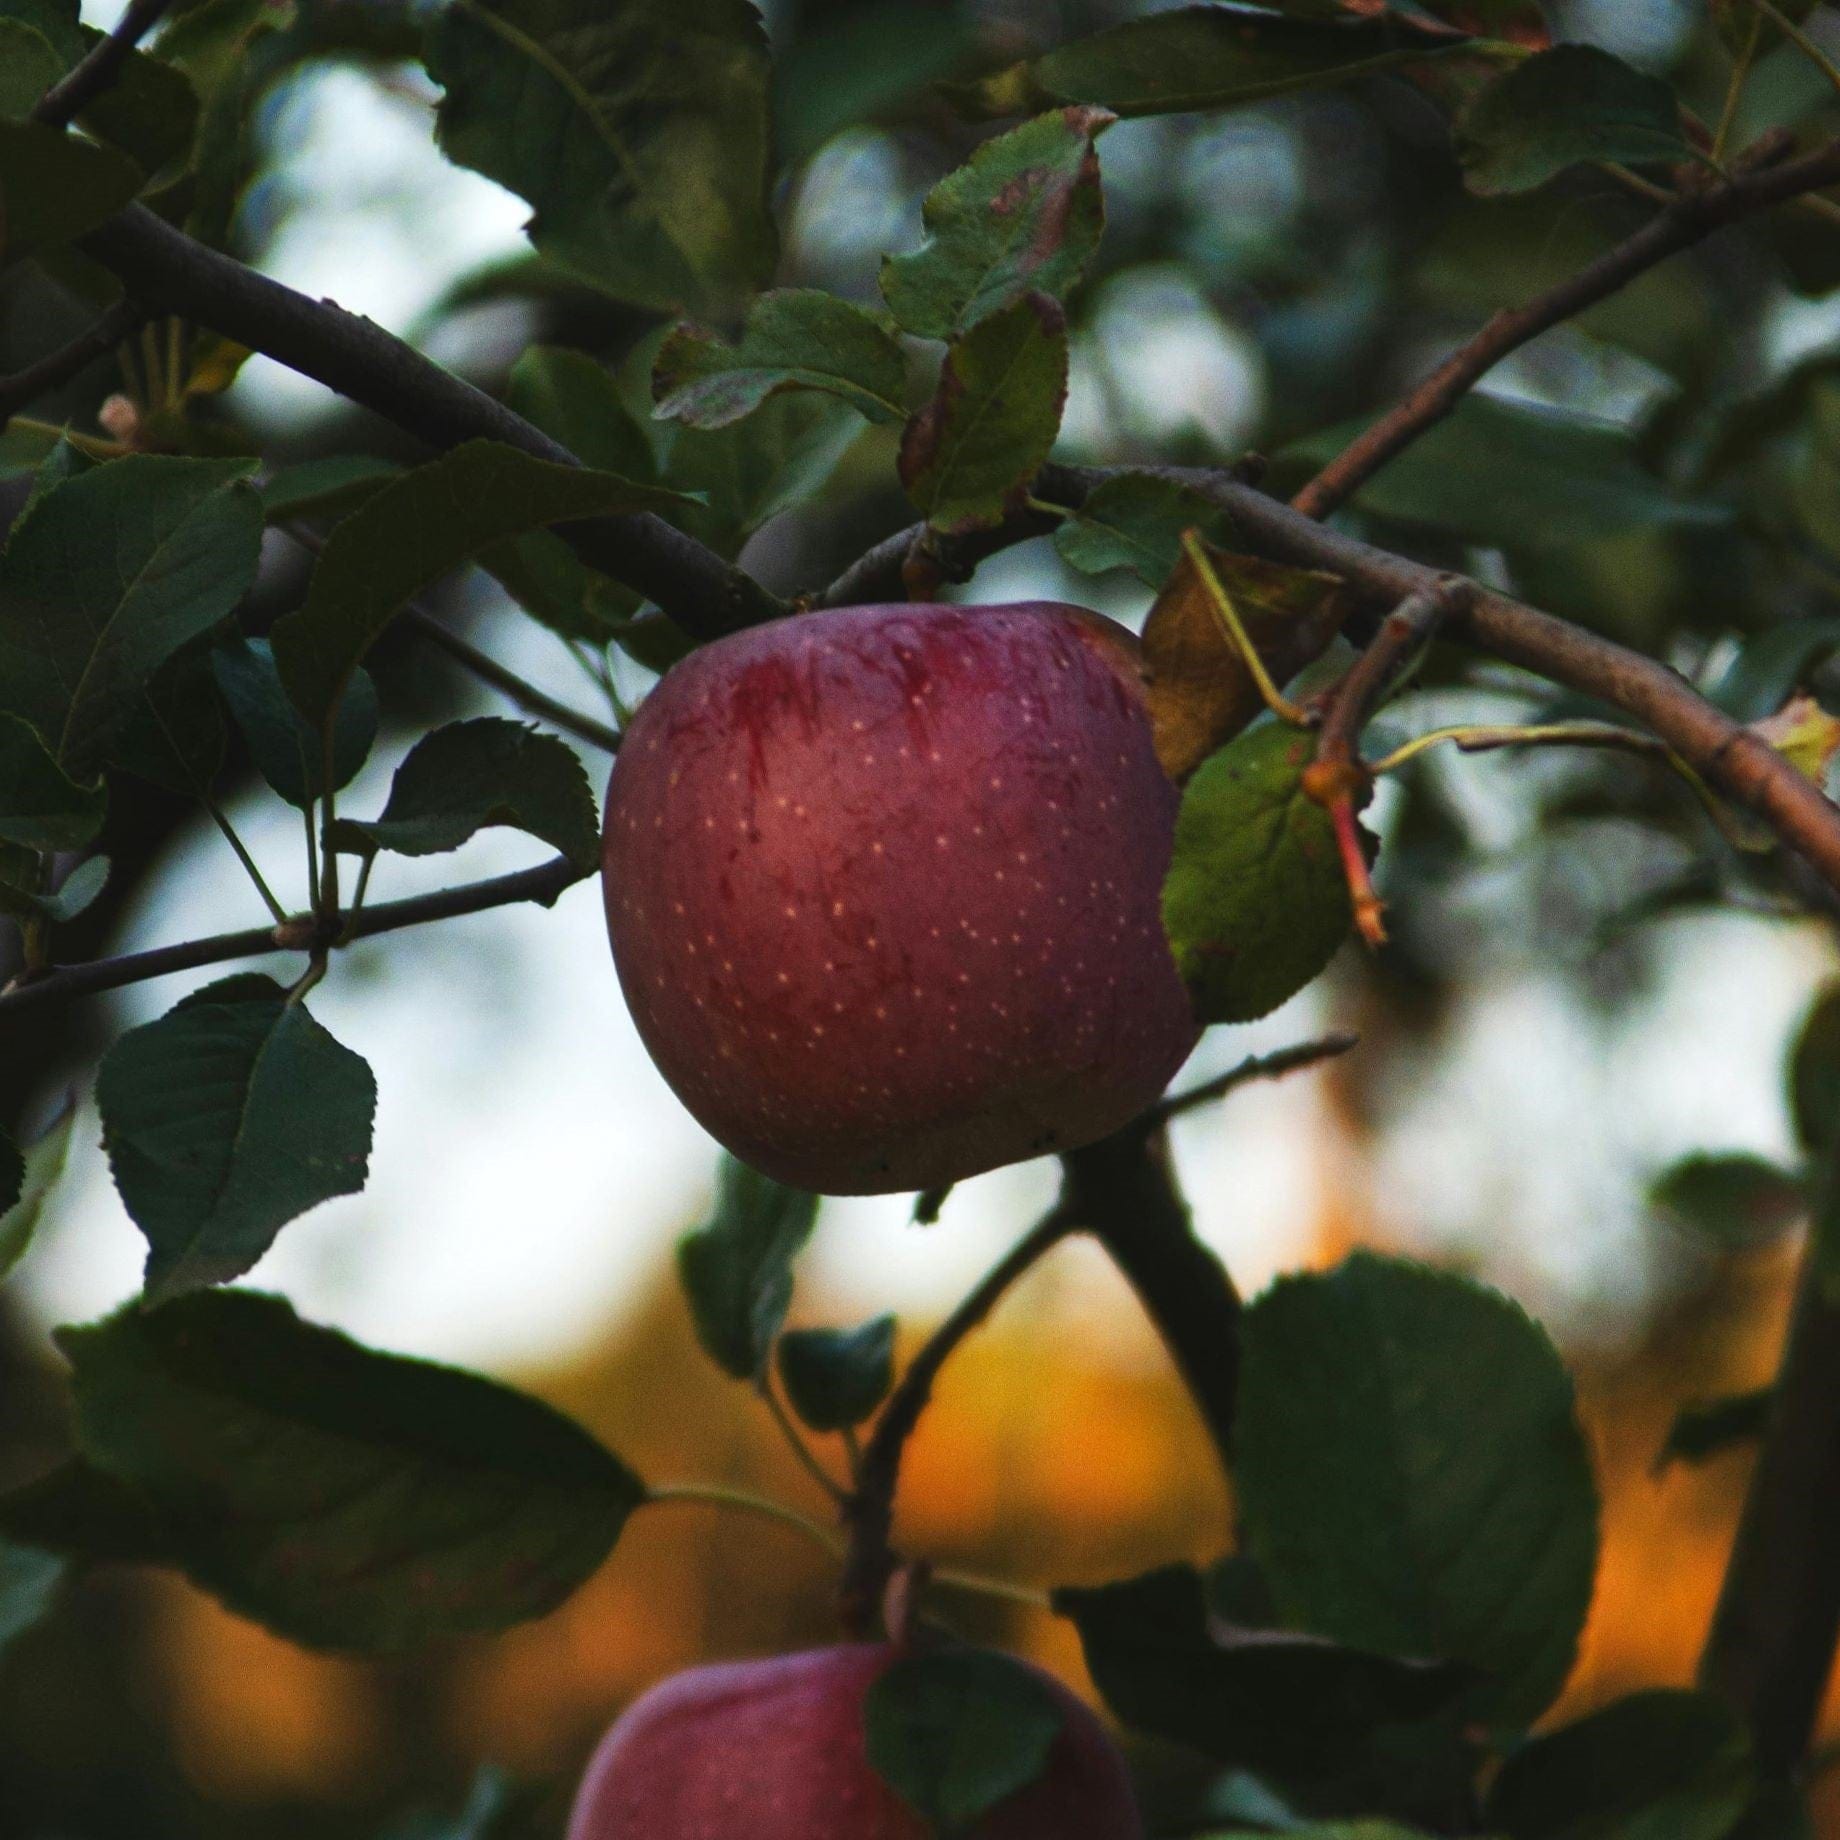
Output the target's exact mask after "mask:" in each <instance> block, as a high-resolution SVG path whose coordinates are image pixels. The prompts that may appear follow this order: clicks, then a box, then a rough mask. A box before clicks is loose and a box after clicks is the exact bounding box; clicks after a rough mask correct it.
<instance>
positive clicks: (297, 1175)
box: [96, 975, 377, 1298]
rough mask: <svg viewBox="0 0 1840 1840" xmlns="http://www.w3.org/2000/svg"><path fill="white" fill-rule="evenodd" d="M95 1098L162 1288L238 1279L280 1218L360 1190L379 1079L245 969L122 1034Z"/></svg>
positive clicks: (150, 1277)
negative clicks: (154, 1019)
mask: <svg viewBox="0 0 1840 1840" xmlns="http://www.w3.org/2000/svg"><path fill="white" fill-rule="evenodd" d="M96 1102H97V1105H98V1107H99V1108H100V1109H101V1112H102V1132H103V1146H104V1148H105V1149H106V1150H107V1151H108V1153H109V1161H110V1164H111V1165H112V1166H113V1168H114V1171H115V1184H116V1186H117V1187H118V1188H119V1189H120V1190H121V1198H122V1200H123V1201H124V1202H125V1203H126V1204H127V1208H128V1212H129V1213H130V1214H131V1215H133V1217H134V1224H135V1225H136V1226H137V1227H139V1228H140V1230H141V1232H142V1233H143V1234H145V1235H146V1238H147V1247H148V1251H147V1294H148V1296H150V1297H155V1298H160V1297H169V1296H173V1295H175V1294H176V1293H178V1292H180V1291H184V1290H190V1289H193V1288H194V1287H196V1286H199V1285H205V1284H222V1283H225V1282H227V1281H228V1280H229V1279H231V1278H235V1277H239V1276H241V1275H242V1273H244V1272H246V1271H247V1270H248V1269H249V1268H250V1267H251V1266H252V1265H253V1264H255V1262H256V1261H257V1260H258V1259H259V1258H261V1256H262V1255H263V1253H265V1252H266V1251H267V1250H268V1249H269V1247H270V1246H271V1245H273V1244H274V1240H275V1235H276V1234H277V1233H279V1232H280V1230H281V1229H282V1228H283V1227H284V1226H286V1225H287V1223H288V1222H289V1221H290V1220H292V1219H294V1218H295V1217H296V1216H297V1215H300V1214H304V1213H305V1212H306V1211H307V1210H308V1209H309V1208H313V1207H317V1206H318V1205H319V1204H320V1203H321V1202H322V1201H328V1200H330V1199H331V1198H332V1197H333V1196H335V1195H355V1194H356V1193H357V1192H358V1191H359V1190H360V1189H362V1188H363V1186H364V1179H365V1176H366V1174H367V1173H368V1169H369V1158H370V1148H371V1118H372V1114H373V1113H374V1112H375V1110H376V1106H377V1084H376V1081H375V1080H374V1079H372V1077H371V1071H370V1069H369V1067H367V1066H366V1065H365V1064H364V1062H363V1060H362V1059H361V1058H360V1057H359V1056H358V1055H356V1054H354V1053H352V1051H351V1050H350V1049H349V1048H344V1047H341V1046H340V1045H339V1044H338V1042H336V1041H334V1040H333V1038H332V1037H331V1036H330V1035H328V1034H327V1033H326V1031H325V1030H324V1029H323V1028H321V1027H320V1025H319V1024H318V1023H317V1022H315V1021H314V1020H313V1018H312V1017H311V1016H310V1015H308V1013H307V1011H306V1007H305V1005H304V1004H300V1003H290V1002H289V1001H288V997H287V993H286V992H285V991H284V990H283V989H282V988H281V987H280V985H278V984H276V983H274V982H272V981H271V980H270V979H268V978H265V977H258V976H253V975H247V976H240V977H232V978H226V979H224V980H223V981H221V982H219V983H216V984H212V985H210V986H208V987H207V988H206V989H204V990H200V991H197V992H195V993H194V994H193V995H192V996H189V997H187V998H186V999H185V1000H184V1001H183V1002H182V1003H180V1004H179V1005H178V1007H177V1008H175V1009H173V1010H171V1011H170V1012H168V1014H166V1015H164V1016H162V1017H161V1018H160V1019H159V1020H158V1021H157V1022H149V1023H146V1024H144V1025H143V1026H142V1027H140V1028H138V1029H132V1030H130V1031H129V1032H128V1033H127V1034H126V1035H124V1036H122V1037H121V1039H120V1040H119V1041H117V1042H116V1043H115V1045H114V1046H113V1047H112V1048H110V1050H109V1051H108V1053H107V1054H106V1055H105V1056H104V1057H103V1061H102V1068H101V1071H100V1073H99V1074H98V1075H97V1078H96Z"/></svg>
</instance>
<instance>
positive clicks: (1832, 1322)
mask: <svg viewBox="0 0 1840 1840" xmlns="http://www.w3.org/2000/svg"><path fill="white" fill-rule="evenodd" d="M1837 1555H1840V1306H1836V1305H1835V1304H1833V1303H1832V1302H1830V1301H1829V1300H1828V1299H1827V1298H1826V1297H1825V1296H1824V1295H1823V1294H1822V1290H1821V1283H1820V1279H1819V1276H1818V1274H1816V1273H1815V1272H1814V1271H1813V1270H1812V1269H1811V1270H1809V1271H1808V1272H1807V1273H1806V1274H1805V1275H1804V1277H1803V1280H1802V1288H1801V1293H1800V1295H1799V1297H1798V1299H1797V1302H1796V1307H1795V1315H1794V1318H1793V1320H1792V1322H1791V1324H1790V1328H1789V1341H1788V1347H1787V1349H1786V1351H1785V1353H1784V1355H1783V1362H1782V1371H1781V1374H1780V1376H1779V1379H1778V1384H1777V1392H1776V1405H1775V1408H1774V1411H1773V1413H1772V1416H1771V1421H1770V1427H1769V1430H1768V1432H1767V1433H1766V1434H1765V1438H1764V1445H1763V1451H1762V1454H1761V1455H1760V1456H1759V1457H1758V1459H1757V1467H1756V1469H1755V1470H1754V1471H1753V1472H1752V1475H1751V1483H1750V1489H1749V1492H1748V1493H1747V1494H1746V1496H1745V1500H1744V1513H1743V1516H1742V1518H1741V1519H1740V1521H1739V1524H1738V1537H1737V1541H1736V1544H1735V1545H1734V1546H1733V1548H1732V1555H1731V1563H1730V1566H1729V1568H1728V1569H1727V1571H1726V1574H1725V1584H1724V1588H1723V1590H1722V1591H1721V1593H1720V1596H1719V1605H1718V1609H1717V1611H1716V1613H1715V1614H1714V1617H1713V1623H1712V1633H1711V1636H1710V1637H1709V1639H1708V1641H1707V1644H1706V1653H1705V1656H1704V1659H1703V1660H1702V1661H1701V1663H1700V1676H1701V1679H1702V1680H1703V1681H1704V1682H1705V1684H1706V1685H1707V1686H1709V1687H1711V1688H1713V1689H1714V1690H1715V1691H1717V1692H1719V1693H1722V1694H1723V1695H1724V1696H1725V1697H1726V1698H1727V1699H1729V1700H1730V1701H1731V1702H1732V1704H1733V1705H1734V1706H1736V1707H1737V1708H1738V1709H1739V1710H1740V1711H1741V1712H1742V1713H1743V1714H1744V1717H1745V1721H1746V1723H1747V1724H1748V1725H1749V1727H1750V1731H1751V1740H1752V1743H1753V1744H1754V1745H1755V1746H1756V1750H1757V1755H1758V1758H1759V1760H1760V1761H1761V1762H1762V1763H1763V1764H1764V1766H1765V1767H1766V1768H1768V1769H1770V1770H1772V1771H1779V1772H1787V1771H1790V1770H1793V1769H1794V1768H1796V1766H1797V1765H1798V1764H1800V1763H1801V1761H1802V1759H1803V1757H1804V1756H1805V1755H1806V1752H1807V1749H1808V1741H1809V1738H1810V1736H1811V1734H1812V1733H1813V1730H1814V1724H1815V1718H1816V1715H1817V1714H1818V1712H1819V1711H1820V1707H1821V1701H1822V1697H1823V1695H1824V1693H1825V1691H1826V1687H1827V1681H1828V1676H1829V1675H1830V1674H1831V1672H1832V1671H1833V1663H1834V1645H1835V1640H1836V1637H1840V1561H1837Z"/></svg>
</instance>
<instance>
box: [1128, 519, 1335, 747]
mask: <svg viewBox="0 0 1840 1840" xmlns="http://www.w3.org/2000/svg"><path fill="white" fill-rule="evenodd" d="M1208 556H1209V559H1210V560H1211V561H1212V562H1213V565H1214V572H1215V574H1216V575H1218V576H1219V578H1220V581H1221V584H1222V586H1224V587H1225V588H1226V590H1227V592H1228V593H1229V594H1230V595H1231V596H1232V597H1233V606H1234V610H1235V612H1237V613H1238V615H1239V619H1240V624H1241V625H1242V626H1243V627H1244V629H1245V632H1246V636H1247V637H1248V638H1249V639H1250V640H1251V641H1252V643H1253V645H1254V646H1255V647H1256V648H1257V650H1258V654H1259V657H1260V658H1261V659H1262V660H1263V661H1264V663H1265V667H1266V669H1267V670H1268V671H1269V672H1270V673H1271V676H1272V678H1273V680H1274V681H1275V682H1277V683H1279V684H1282V683H1284V682H1285V680H1286V679H1288V678H1291V677H1294V676H1296V674H1297V673H1298V672H1299V671H1301V670H1302V669H1303V667H1304V666H1305V665H1306V664H1309V663H1310V662H1311V661H1312V660H1313V659H1316V658H1318V657H1320V656H1321V655H1322V653H1323V651H1324V650H1325V649H1326V648H1327V647H1328V645H1329V642H1330V641H1331V640H1332V639H1333V638H1334V637H1335V635H1336V634H1337V633H1338V632H1339V631H1340V630H1341V627H1342V622H1343V621H1344V620H1345V619H1346V618H1347V617H1348V610H1349V607H1348V596H1347V590H1346V586H1345V584H1344V583H1343V582H1342V581H1341V580H1340V579H1339V578H1337V577H1336V576H1333V575H1321V574H1317V573H1315V572H1314V571H1312V570H1309V569H1293V568H1289V567H1286V566H1285V565H1284V564H1282V563H1277V562H1262V561H1260V560H1258V558H1256V557H1253V556H1234V555H1229V554H1228V553H1227V552H1226V551H1224V550H1218V549H1215V548H1213V547H1212V546H1211V545H1210V546H1209V547H1208ZM1143 651H1144V683H1145V691H1146V695H1147V697H1148V700H1149V705H1150V723H1151V727H1152V729H1153V731H1154V733H1155V736H1156V757H1157V759H1158V760H1160V761H1161V762H1162V764H1163V771H1164V772H1165V773H1167V774H1168V775H1169V777H1170V778H1171V779H1175V780H1181V779H1186V778H1187V777H1188V775H1189V774H1191V773H1192V772H1194V770H1195V769H1196V768H1197V767H1198V766H1200V764H1201V763H1202V762H1203V761H1204V760H1206V759H1207V757H1208V756H1209V755H1210V754H1211V753H1213V752H1214V750H1215V749H1216V748H1218V747H1219V746H1221V744H1222V743H1223V742H1226V741H1230V740H1231V739H1232V738H1233V737H1234V736H1235V735H1237V734H1238V733H1239V732H1240V730H1241V729H1243V728H1244V727H1245V726H1246V724H1247V723H1248V722H1250V721H1251V720H1252V719H1253V717H1254V716H1256V715H1257V714H1258V713H1259V710H1260V709H1261V708H1262V707H1263V703H1262V701H1261V699H1260V696H1259V690H1258V686H1257V684H1256V683H1254V682H1253V678H1252V672H1251V671H1250V670H1249V669H1248V668H1247V664H1246V661H1245V659H1244V658H1243V657H1242V656H1241V655H1240V652H1239V648H1238V647H1237V646H1236V645H1235V644H1234V641H1233V638H1232V636H1231V634H1230V633H1229V632H1228V630H1227V627H1226V625H1225V623H1224V622H1223V620H1222V619H1221V616H1220V613H1219V611H1218V610H1217V609H1216V607H1215V606H1214V603H1213V600H1212V598H1211V597H1210V595H1209V593H1208V590H1207V586H1206V584H1205V583H1204V582H1203V581H1202V580H1201V578H1200V576H1199V575H1198V574H1197V573H1196V571H1195V567H1194V564H1193V563H1192V562H1190V561H1189V559H1188V557H1187V556H1186V555H1184V556H1183V557H1182V559H1181V561H1180V562H1178V563H1177V565H1176V570H1175V573H1174V574H1173V575H1171V576H1170V578H1169V579H1168V581H1166V582H1165V583H1164V584H1163V590H1162V592H1161V593H1160V594H1159V595H1158V596H1157V598H1156V605H1155V606H1154V607H1152V608H1151V609H1150V618H1149V620H1148V621H1147V622H1146V623H1145V626H1144V641H1143Z"/></svg>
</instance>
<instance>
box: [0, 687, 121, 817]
mask: <svg viewBox="0 0 1840 1840" xmlns="http://www.w3.org/2000/svg"><path fill="white" fill-rule="evenodd" d="M108 803H109V800H108V794H107V792H106V791H104V789H103V788H102V786H101V785H100V784H98V785H94V786H80V785H78V784H77V782H76V781H75V780H73V779H72V778H71V777H70V775H69V774H68V773H66V772H65V771H64V769H63V768H62V767H60V766H59V765H58V763H57V762H56V761H55V760H53V759H52V758H51V754H50V751H49V750H48V749H47V748H46V746H45V744H44V742H42V741H41V740H40V739H39V738H38V733H37V731H36V730H35V729H33V728H32V727H31V726H30V725H29V724H28V723H26V722H23V721H21V720H20V718H19V717H18V716H9V715H0V843H15V844H18V845H19V847H20V848H21V849H26V850H80V849H82V847H83V846H84V845H85V844H86V843H88V842H89V841H90V840H91V839H92V838H93V837H94V836H95V835H96V833H97V832H98V831H99V830H101V828H102V820H103V817H104V815H105V813H106V812H107V810H108Z"/></svg>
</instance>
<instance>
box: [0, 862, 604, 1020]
mask: <svg viewBox="0 0 1840 1840" xmlns="http://www.w3.org/2000/svg"><path fill="white" fill-rule="evenodd" d="M581 879H582V872H581V870H580V869H579V868H577V867H576V865H575V864H574V863H572V862H570V861H569V859H568V858H567V857H566V856H557V857H553V858H552V859H551V860H550V861H549V862H546V863H541V864H539V865H538V866H537V867H536V868H534V869H520V870H518V871H517V872H516V873H515V874H512V875H497V876H493V877H492V878H491V879H490V880H489V881H483V882H466V883H463V884H461V885H460V886H459V887H457V888H442V889H438V890H436V891H435V892H434V893H433V894H421V895H412V896H410V897H409V898H408V899H407V900H402V901H386V902H384V903H383V904H382V905H381V906H377V907H367V908H365V909H364V911H363V912H362V913H356V914H354V913H343V914H331V915H328V916H327V917H326V918H325V919H324V920H316V919H314V918H313V917H312V916H311V915H307V914H301V915H297V916H295V918H293V919H291V920H289V921H287V922H286V923H285V924H284V925H281V926H256V927H250V928H248V929H247V930H246V931H244V932H240V933H219V934H217V935H215V936H214V937H212V938H209V939H192V940H187V941H186V942H185V943H184V944H182V945H171V946H156V947H154V948H153V949H152V950H151V951H147V952H129V953H126V954H124V955H123V956H122V957H120V958H99V959H96V960H94V961H92V962H91V963H89V964H86V965H56V966H52V967H50V968H48V969H46V970H45V971H43V972H41V973H39V974H38V975H36V976H33V977H30V978H16V979H15V980H14V981H13V982H12V983H11V984H9V985H7V986H6V988H5V989H3V990H0V1016H5V1015H10V1014H16V1013H18V1012H19V1011H21V1010H28V1009H37V1008H41V1007H43V1006H45V1005H47V1004H55V1003H68V1002H70V1001H71V1000H72V999H73V998H76V997H84V996H92V995H94V994H95V993H96V992H98V991H103V990H120V989H121V988H122V987H123V986H124V985H128V984H142V983H146V982H147V981H148V980H149V979H151V978H160V977H168V976H170V975H172V973H174V972H177V971H195V970H197V969H198V968H199V967H201V966H203V965H217V964H224V963H226V962H228V961H229V960H232V959H238V958H260V957H263V956H264V955H266V954H267V953H270V952H305V953H308V954H309V955H311V954H313V953H315V952H324V951H325V950H327V949H328V948H329V947H335V946H338V945H342V944H343V943H344V942H345V941H346V940H347V939H370V938H373V937H374V936H375V935H377V934H379V933H394V932H398V931H400V930H401V929H402V928H403V927H408V926H423V925H426V924H427V923H428V922H429V921H431V920H453V919H457V918H458V917H459V916H460V915H462V914H477V913H483V912H485V911H486V910H487V909H488V908H493V907H507V906H510V905H511V904H512V903H513V902H517V901H535V902H537V903H538V904H539V905H540V906H543V907H548V906H550V905H551V904H552V903H553V902H554V901H555V900H556V898H557V896H558V895H560V894H561V893H562V892H563V890H564V889H566V888H568V887H570V886H571V885H572V884H573V883H575V882H578V881H580V880H581Z"/></svg>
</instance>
